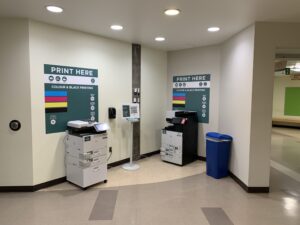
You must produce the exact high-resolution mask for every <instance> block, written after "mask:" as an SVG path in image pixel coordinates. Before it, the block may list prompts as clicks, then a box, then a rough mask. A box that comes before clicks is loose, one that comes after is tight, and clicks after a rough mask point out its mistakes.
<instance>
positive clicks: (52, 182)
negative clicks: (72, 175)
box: [32, 177, 67, 191]
mask: <svg viewBox="0 0 300 225" xmlns="http://www.w3.org/2000/svg"><path fill="white" fill-rule="evenodd" d="M66 180H67V177H61V178H58V179H55V180H50V181H47V182H45V183H41V184H37V185H34V186H33V190H32V191H38V190H40V189H43V188H47V187H51V186H54V185H57V184H61V183H63V182H65V181H66Z"/></svg>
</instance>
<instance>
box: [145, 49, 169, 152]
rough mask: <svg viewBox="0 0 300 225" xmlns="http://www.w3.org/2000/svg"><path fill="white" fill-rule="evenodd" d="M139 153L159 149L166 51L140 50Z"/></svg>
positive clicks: (164, 109)
mask: <svg viewBox="0 0 300 225" xmlns="http://www.w3.org/2000/svg"><path fill="white" fill-rule="evenodd" d="M141 90H142V92H141V100H142V103H141V145H140V146H141V154H145V153H149V152H153V151H156V150H159V149H160V147H161V129H162V128H163V127H164V125H165V114H166V110H167V53H166V52H163V51H158V50H154V49H150V48H146V47H142V50H141Z"/></svg>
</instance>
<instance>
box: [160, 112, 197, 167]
mask: <svg viewBox="0 0 300 225" xmlns="http://www.w3.org/2000/svg"><path fill="white" fill-rule="evenodd" d="M166 120H167V122H168V123H170V124H172V125H171V126H167V127H165V128H164V129H163V130H162V138H161V140H162V143H161V149H160V154H161V159H162V160H163V161H166V162H170V163H173V164H176V165H180V166H183V165H185V164H187V163H190V162H193V161H195V160H196V159H197V143H198V120H197V112H193V111H168V112H167V118H166Z"/></svg>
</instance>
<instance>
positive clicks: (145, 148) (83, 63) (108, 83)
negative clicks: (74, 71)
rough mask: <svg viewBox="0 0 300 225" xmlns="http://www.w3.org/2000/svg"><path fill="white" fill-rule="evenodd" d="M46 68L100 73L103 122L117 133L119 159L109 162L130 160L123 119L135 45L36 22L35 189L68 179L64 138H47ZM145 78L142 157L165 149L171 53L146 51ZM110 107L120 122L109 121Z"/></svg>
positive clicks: (112, 138) (112, 135) (113, 142)
mask: <svg viewBox="0 0 300 225" xmlns="http://www.w3.org/2000/svg"><path fill="white" fill-rule="evenodd" d="M44 64H56V65H67V66H77V67H87V68H98V70H99V78H100V83H99V112H100V115H99V118H100V121H101V122H108V123H109V124H110V127H111V130H110V131H109V141H108V142H109V146H111V147H112V149H113V154H112V157H111V159H110V161H109V162H115V161H118V160H122V159H124V158H127V157H129V153H130V151H129V149H128V132H127V131H128V129H129V126H130V125H129V123H127V122H126V121H125V120H123V119H122V116H121V105H122V104H123V103H128V102H131V79H132V68H131V67H132V61H131V44H129V43H123V42H119V41H114V40H109V39H105V38H101V37H98V36H94V35H89V34H86V33H81V32H77V31H72V30H67V29H64V28H60V27H55V26H50V25H46V24H42V23H38V22H34V21H30V69H31V92H32V102H35V104H32V125H33V127H32V128H33V162H34V163H33V168H34V184H38V183H42V182H45V181H48V180H52V179H55V178H59V177H63V176H64V175H65V169H64V145H63V138H64V133H56V134H47V135H46V134H45V114H44V97H43V96H44V85H43V65H44ZM141 77H142V78H141V79H142V108H141V113H142V123H141V153H147V152H151V151H155V150H157V149H159V147H160V135H158V132H159V130H160V129H161V127H162V125H161V122H162V119H163V117H162V112H163V111H164V107H162V105H163V104H164V102H165V94H163V96H161V95H159V92H162V93H164V92H165V86H166V53H165V52H163V51H158V50H153V49H148V48H142V70H141ZM157 84H158V85H157ZM153 90H155V93H153ZM157 97H160V99H159V100H158V101H157V102H156V103H155V100H157ZM156 104H158V105H159V106H160V107H159V109H157V107H155V105H156ZM108 107H115V108H116V109H117V119H115V120H110V121H109V120H108V112H107V110H108Z"/></svg>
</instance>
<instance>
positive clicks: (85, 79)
mask: <svg viewBox="0 0 300 225" xmlns="http://www.w3.org/2000/svg"><path fill="white" fill-rule="evenodd" d="M44 88H45V119H46V133H47V134H50V133H57V132H63V131H65V130H66V129H67V122H68V121H70V120H90V121H97V120H98V70H96V69H87V68H78V67H69V66H58V65H48V64H45V65H44Z"/></svg>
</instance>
